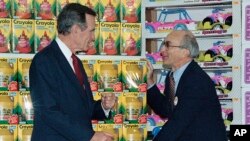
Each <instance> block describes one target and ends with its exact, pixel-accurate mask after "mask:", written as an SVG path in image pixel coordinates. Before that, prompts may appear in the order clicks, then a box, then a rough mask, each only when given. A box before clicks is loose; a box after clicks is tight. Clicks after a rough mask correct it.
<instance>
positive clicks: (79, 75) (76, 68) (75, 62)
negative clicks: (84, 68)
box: [71, 54, 83, 86]
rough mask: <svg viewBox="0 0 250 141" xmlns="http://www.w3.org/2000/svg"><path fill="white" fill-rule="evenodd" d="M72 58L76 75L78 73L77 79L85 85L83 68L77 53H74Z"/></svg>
mask: <svg viewBox="0 0 250 141" xmlns="http://www.w3.org/2000/svg"><path fill="white" fill-rule="evenodd" d="M71 58H72V60H73V67H74V70H75V75H76V77H77V79H78V80H79V82H80V84H81V86H83V76H82V73H81V69H80V65H79V62H78V59H77V57H76V55H75V54H72V56H71Z"/></svg>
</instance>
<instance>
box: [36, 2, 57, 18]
mask: <svg viewBox="0 0 250 141" xmlns="http://www.w3.org/2000/svg"><path fill="white" fill-rule="evenodd" d="M34 4H35V19H42V20H52V19H56V0H35V1H34Z"/></svg>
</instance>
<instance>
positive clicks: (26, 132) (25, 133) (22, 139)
mask: <svg viewBox="0 0 250 141" xmlns="http://www.w3.org/2000/svg"><path fill="white" fill-rule="evenodd" d="M32 130H33V125H32V124H19V125H18V141H31V134H32Z"/></svg>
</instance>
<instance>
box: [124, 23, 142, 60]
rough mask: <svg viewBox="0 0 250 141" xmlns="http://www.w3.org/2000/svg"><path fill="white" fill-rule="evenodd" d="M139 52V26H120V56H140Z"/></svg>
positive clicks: (129, 24)
mask: <svg viewBox="0 0 250 141" xmlns="http://www.w3.org/2000/svg"><path fill="white" fill-rule="evenodd" d="M140 52H141V24H140V23H122V24H121V54H122V55H128V56H136V55H140Z"/></svg>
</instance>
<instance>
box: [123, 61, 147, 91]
mask: <svg viewBox="0 0 250 141" xmlns="http://www.w3.org/2000/svg"><path fill="white" fill-rule="evenodd" d="M146 65H147V62H146V61H136V60H123V61H122V81H123V83H124V85H125V91H130V92H138V91H139V92H146V91H147V84H146V82H147V81H146V79H147V66H146Z"/></svg>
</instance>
